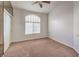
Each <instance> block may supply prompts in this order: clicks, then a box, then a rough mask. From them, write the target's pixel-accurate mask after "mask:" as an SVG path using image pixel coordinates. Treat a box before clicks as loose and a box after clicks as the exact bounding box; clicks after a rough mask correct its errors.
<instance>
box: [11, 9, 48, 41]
mask: <svg viewBox="0 0 79 59" xmlns="http://www.w3.org/2000/svg"><path fill="white" fill-rule="evenodd" d="M29 14H35V15H37V16H39V17H40V18H41V33H40V34H33V35H25V16H26V15H29ZM43 37H47V14H43V13H35V12H30V11H25V10H21V9H16V8H15V9H14V16H13V20H12V42H17V41H23V40H30V39H36V38H43Z"/></svg>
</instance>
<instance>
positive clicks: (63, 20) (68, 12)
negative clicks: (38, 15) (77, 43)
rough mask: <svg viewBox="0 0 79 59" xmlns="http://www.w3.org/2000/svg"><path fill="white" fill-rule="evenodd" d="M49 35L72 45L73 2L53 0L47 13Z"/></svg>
mask: <svg viewBox="0 0 79 59" xmlns="http://www.w3.org/2000/svg"><path fill="white" fill-rule="evenodd" d="M48 27H49V29H48V30H49V37H50V38H52V39H54V40H56V41H58V42H61V43H63V44H65V45H67V46H70V47H73V2H69V1H68V2H66V1H65V2H64V1H61V2H54V9H52V10H51V12H50V13H49V14H48Z"/></svg>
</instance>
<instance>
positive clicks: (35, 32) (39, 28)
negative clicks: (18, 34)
mask: <svg viewBox="0 0 79 59" xmlns="http://www.w3.org/2000/svg"><path fill="white" fill-rule="evenodd" d="M27 16H30V17H31V16H35V17H37V18H39V20H40V21H39V22H33V21H26V17H27ZM26 23H33V25H34V24H35V23H38V24H39V25H40V28H39V30H40V31H39V32H35V31H34V26H33V32H32V33H28V34H27V33H26ZM40 33H41V18H40V17H39V16H37V15H34V14H30V15H26V16H25V35H32V34H40Z"/></svg>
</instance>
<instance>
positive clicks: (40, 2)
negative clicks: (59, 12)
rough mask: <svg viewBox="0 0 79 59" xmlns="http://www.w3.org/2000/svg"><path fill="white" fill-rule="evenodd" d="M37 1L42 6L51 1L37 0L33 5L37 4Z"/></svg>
mask: <svg viewBox="0 0 79 59" xmlns="http://www.w3.org/2000/svg"><path fill="white" fill-rule="evenodd" d="M37 3H38V4H39V6H40V7H41V8H42V7H43V4H42V3H46V4H50V1H35V2H34V3H33V4H32V5H34V4H37Z"/></svg>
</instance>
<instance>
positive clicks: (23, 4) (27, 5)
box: [11, 1, 53, 13]
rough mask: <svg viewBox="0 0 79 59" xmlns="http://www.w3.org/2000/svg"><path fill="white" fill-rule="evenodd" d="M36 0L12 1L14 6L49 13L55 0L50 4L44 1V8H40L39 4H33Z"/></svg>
mask: <svg viewBox="0 0 79 59" xmlns="http://www.w3.org/2000/svg"><path fill="white" fill-rule="evenodd" d="M33 2H35V1H11V4H12V6H13V8H19V9H24V10H28V11H33V12H41V13H49V12H50V10H51V9H52V8H53V1H51V2H50V4H46V3H42V4H43V8H40V6H39V5H38V4H34V5H32V4H33Z"/></svg>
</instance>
